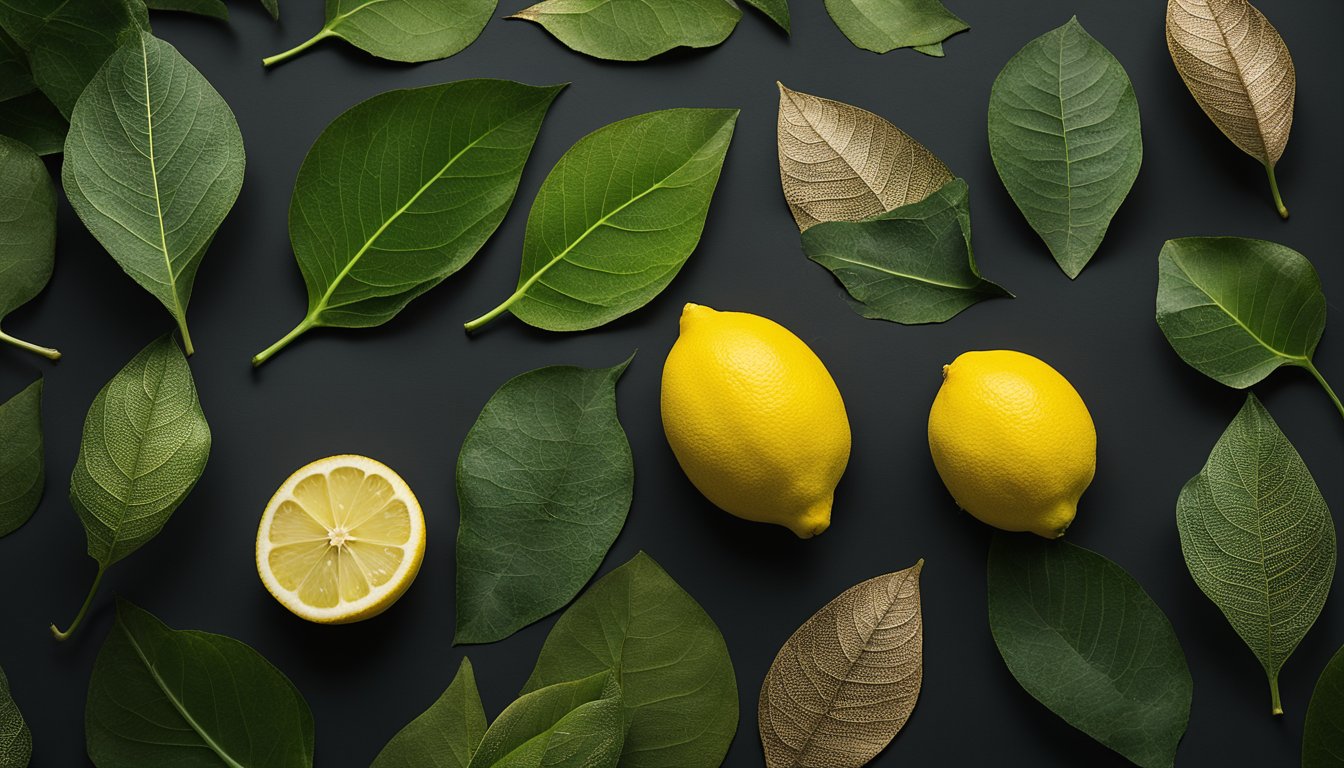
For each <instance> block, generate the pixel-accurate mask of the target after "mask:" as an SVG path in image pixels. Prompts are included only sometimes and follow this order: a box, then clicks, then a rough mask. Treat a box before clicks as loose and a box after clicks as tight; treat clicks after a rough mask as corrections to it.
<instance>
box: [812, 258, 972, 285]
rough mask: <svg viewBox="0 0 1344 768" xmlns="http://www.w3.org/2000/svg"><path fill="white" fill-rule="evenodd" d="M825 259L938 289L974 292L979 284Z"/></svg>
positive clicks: (847, 260)
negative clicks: (942, 279) (961, 283)
mask: <svg viewBox="0 0 1344 768" xmlns="http://www.w3.org/2000/svg"><path fill="white" fill-rule="evenodd" d="M826 258H830V259H835V260H836V261H842V262H844V263H846V264H853V265H855V266H857V267H867V268H868V269H872V270H875V271H877V272H882V273H884V274H888V275H891V276H893V277H901V278H905V279H906V280H914V281H915V282H919V283H927V284H929V285H936V286H938V287H940V288H952V289H955V290H960V291H971V290H975V289H976V288H978V287H979V283H976V284H973V285H957V284H956V283H944V282H941V281H939V280H934V279H933V278H928V277H919V276H918V275H908V274H906V273H904V272H897V271H896V270H894V269H887V268H885V267H879V266H876V265H874V264H868V263H866V262H862V261H856V260H854V259H847V258H845V257H844V256H836V255H835V254H830V253H828V254H826Z"/></svg>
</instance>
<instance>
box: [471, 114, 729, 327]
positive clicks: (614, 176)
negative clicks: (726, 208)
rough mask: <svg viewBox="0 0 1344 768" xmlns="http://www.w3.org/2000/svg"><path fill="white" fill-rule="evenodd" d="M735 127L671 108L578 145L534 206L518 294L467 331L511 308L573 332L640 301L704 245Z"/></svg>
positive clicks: (533, 321) (532, 321)
mask: <svg viewBox="0 0 1344 768" xmlns="http://www.w3.org/2000/svg"><path fill="white" fill-rule="evenodd" d="M736 123H737V110H735V109H667V110H663V111H660V112H649V113H648V114H644V115H637V116H635V117H630V118H626V119H625V120H620V121H618V122H615V123H612V124H611V125H608V126H606V127H604V128H599V129H598V130H596V131H594V132H593V133H590V134H588V135H587V136H585V137H583V138H582V139H580V140H579V141H578V143H576V144H575V145H574V146H573V147H570V149H569V151H568V152H566V153H565V155H564V157H562V158H560V162H558V163H556V165H555V168H553V169H552V170H551V173H550V175H549V176H547V177H546V181H544V182H542V185H541V190H540V191H539V192H538V193H537V199H536V200H535V201H534V202H533V203H532V212H531V213H530V214H529V215H528V217H527V234H526V235H525V237H524V239H523V267H522V270H521V272H520V274H519V275H518V288H517V290H515V291H514V292H513V295H511V296H509V297H508V298H507V299H505V300H504V302H503V303H501V304H500V305H499V306H498V307H495V308H494V309H493V310H491V311H490V312H488V313H486V314H485V315H482V316H481V317H479V318H477V319H476V320H473V321H471V322H470V323H467V329H468V330H474V329H476V328H478V327H480V326H481V325H484V324H485V323H487V322H489V321H490V320H492V319H494V318H495V317H496V316H498V315H500V314H501V313H503V312H504V311H505V310H507V311H509V312H512V313H513V314H514V315H515V316H517V317H518V318H519V319H520V320H522V321H523V322H525V323H527V324H528V325H534V326H536V327H538V328H545V329H546V330H550V331H579V330H584V329H587V328H595V327H597V326H599V325H602V324H604V323H608V322H611V321H612V320H615V319H616V318H618V317H620V316H621V315H624V314H627V313H629V312H633V311H634V310H636V309H639V308H640V307H642V306H644V305H645V304H647V303H648V302H649V301H650V300H651V299H653V297H654V296H657V295H658V293H659V292H661V291H662V290H663V288H665V287H667V284H668V283H670V282H672V278H674V277H676V275H677V272H678V271H679V270H680V269H681V266H682V264H685V263H686V259H687V258H689V257H690V255H691V251H693V250H695V246H696V244H697V243H698V242H699V241H700V233H701V231H702V230H703V229H704V226H705V217H706V216H707V215H708V213H709V201H710V198H711V197H713V195H714V187H715V185H716V184H717V183H718V181H719V171H720V170H721V169H722V168H723V158H724V155H725V154H726V153H727V152H728V143H729V142H730V141H731V140H732V138H733V127H734V125H735V124H736Z"/></svg>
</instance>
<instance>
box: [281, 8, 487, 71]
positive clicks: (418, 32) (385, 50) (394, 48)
mask: <svg viewBox="0 0 1344 768" xmlns="http://www.w3.org/2000/svg"><path fill="white" fill-rule="evenodd" d="M497 2H498V0H453V2H443V0H326V23H325V24H323V25H322V29H320V30H318V33H317V34H316V35H313V36H312V37H311V38H309V39H308V40H306V41H304V42H303V43H300V44H299V45H297V46H295V47H294V48H291V49H289V50H288V51H285V52H284V53H278V54H276V55H274V56H271V57H269V58H267V59H264V60H263V61H262V63H263V64H265V65H266V66H270V65H272V64H277V63H279V62H281V61H284V60H286V59H288V58H291V57H292V56H295V55H297V54H299V53H302V52H303V51H305V50H307V49H308V47H309V46H311V45H313V44H314V43H317V42H319V41H321V40H325V39H326V38H328V37H339V38H341V39H342V40H345V41H346V42H348V43H350V44H351V45H353V46H355V47H356V48H359V49H361V50H364V51H367V52H369V53H371V54H373V55H374V56H377V57H378V58H380V59H388V60H389V61H403V62H419V61H433V60H435V59H446V58H448V57H449V56H452V55H453V54H455V53H457V52H459V51H461V50H462V49H463V48H466V47H467V46H468V45H471V44H472V43H473V42H474V41H475V40H476V38H477V37H478V36H479V35H480V34H481V30H482V29H485V24H486V22H488V21H489V20H490V16H491V15H492V14H494V12H495V5H496V4H497ZM262 4H263V5H265V6H266V9H267V10H268V11H270V12H271V16H272V17H274V18H277V19H278V18H280V10H279V8H278V7H277V6H276V2H275V0H262Z"/></svg>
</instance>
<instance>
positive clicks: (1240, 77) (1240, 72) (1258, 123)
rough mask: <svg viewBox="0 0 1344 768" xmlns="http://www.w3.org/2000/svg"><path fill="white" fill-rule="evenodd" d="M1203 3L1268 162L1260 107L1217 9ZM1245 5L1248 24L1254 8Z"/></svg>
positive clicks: (1257, 42)
mask: <svg viewBox="0 0 1344 768" xmlns="http://www.w3.org/2000/svg"><path fill="white" fill-rule="evenodd" d="M1205 5H1207V6H1208V9H1209V17H1210V18H1211V19H1212V20H1213V26H1214V27H1216V28H1217V29H1218V36H1219V37H1221V38H1222V40H1223V48H1225V49H1226V50H1227V56H1228V58H1230V59H1232V63H1233V64H1234V65H1235V66H1234V67H1233V69H1234V70H1235V71H1236V75H1237V82H1238V83H1240V84H1241V90H1242V92H1244V93H1245V94H1246V103H1247V105H1248V106H1250V108H1251V115H1253V116H1254V117H1255V137H1256V138H1257V139H1259V140H1260V152H1261V153H1262V155H1263V157H1264V161H1265V162H1266V163H1269V142H1267V141H1265V122H1264V120H1263V119H1262V118H1261V117H1260V109H1259V106H1258V105H1257V104H1256V100H1255V98H1254V97H1253V96H1252V95H1251V85H1250V83H1247V82H1246V74H1245V71H1244V68H1243V66H1242V63H1241V60H1240V59H1238V58H1237V51H1236V49H1234V48H1233V47H1232V41H1230V40H1228V39H1227V30H1225V29H1223V22H1222V19H1221V18H1220V17H1219V16H1218V11H1216V10H1214V7H1213V3H1205ZM1245 7H1246V14H1247V17H1248V21H1247V23H1248V24H1249V17H1250V14H1252V13H1254V12H1255V10H1254V9H1253V8H1251V6H1250V4H1249V3H1248V4H1246V6H1245ZM1192 15H1193V14H1192ZM1259 44H1260V39H1259V38H1257V39H1256V46H1257V47H1259ZM1276 58H1277V57H1276ZM1201 61H1202V59H1201Z"/></svg>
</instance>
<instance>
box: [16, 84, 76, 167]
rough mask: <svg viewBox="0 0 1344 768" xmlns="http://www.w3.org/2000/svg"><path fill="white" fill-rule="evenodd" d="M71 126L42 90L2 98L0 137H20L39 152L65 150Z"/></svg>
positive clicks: (19, 138) (50, 152)
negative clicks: (67, 134)
mask: <svg viewBox="0 0 1344 768" xmlns="http://www.w3.org/2000/svg"><path fill="white" fill-rule="evenodd" d="M69 127H70V125H69V123H67V122H66V120H65V117H64V116H63V115H61V113H60V111H59V110H57V109H56V105H54V104H52V103H51V100H50V99H48V98H47V97H46V96H44V95H42V93H41V92H40V91H34V92H32V93H29V94H25V95H23V96H18V97H16V98H13V99H9V100H8V101H0V136H8V137H9V138H12V139H17V140H18V141H20V142H22V143H24V144H27V145H28V146H29V147H30V148H32V150H33V151H34V152H36V153H37V154H39V155H54V154H57V153H59V152H61V151H63V150H64V149H65V132H66V130H67V129H69Z"/></svg>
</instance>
